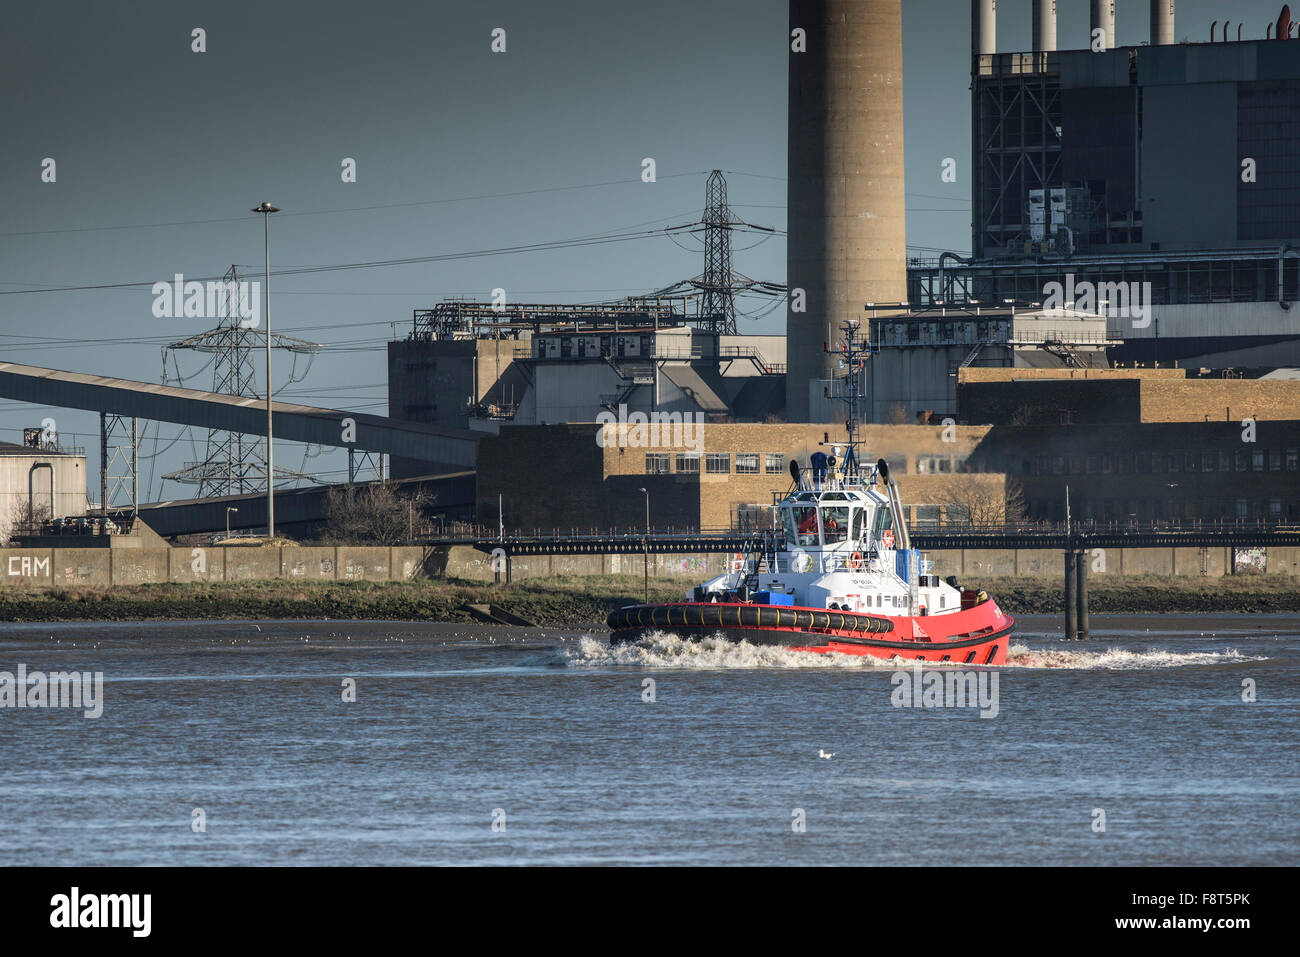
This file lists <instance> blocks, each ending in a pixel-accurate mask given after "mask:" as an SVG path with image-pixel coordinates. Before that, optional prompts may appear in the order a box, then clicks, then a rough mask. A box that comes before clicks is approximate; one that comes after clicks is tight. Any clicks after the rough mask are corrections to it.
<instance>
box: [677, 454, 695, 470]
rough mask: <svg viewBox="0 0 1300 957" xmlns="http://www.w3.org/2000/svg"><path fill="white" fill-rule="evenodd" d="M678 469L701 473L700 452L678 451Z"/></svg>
mask: <svg viewBox="0 0 1300 957" xmlns="http://www.w3.org/2000/svg"><path fill="white" fill-rule="evenodd" d="M677 471H678V472H686V473H689V474H691V475H699V474H700V453H699V452H678V453H677Z"/></svg>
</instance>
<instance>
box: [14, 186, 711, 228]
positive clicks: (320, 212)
mask: <svg viewBox="0 0 1300 957" xmlns="http://www.w3.org/2000/svg"><path fill="white" fill-rule="evenodd" d="M707 172H708V171H707V170H703V171H700V172H690V173H670V174H668V175H667V176H659V177H656V178H657V179H678V178H680V177H683V176H703V175H706V174H707ZM640 182H641V179H640V177H638V178H636V179H613V180H607V181H605V182H603V183H578V184H575V185H572V186H546V187H542V188H539V189H521V190H514V191H511V192H508V193H480V194H478V195H475V196H453V197H449V198H447V199H422V200H413V201H411V202H408V203H380V204H376V205H373V206H339V207H335V208H333V209H308V210H298V211H296V212H286V213H284V214H283V215H284V217H289V216H330V215H334V214H336V213H360V212H367V211H370V210H376V209H404V208H408V207H413V206H440V205H446V204H448V203H470V202H476V201H478V200H484V199H507V198H510V197H513V196H535V195H538V194H541V193H561V192H569V191H573V190H580V189H600V188H603V187H606V186H623V185H628V184H632V183H640ZM282 218H283V217H282ZM237 222H238V223H244V222H249V218H248V217H247V216H223V217H218V218H215V219H184V220H174V221H171V222H162V223H126V224H120V225H111V226H69V227H67V228H65V229H30V230H20V231H16V232H9V233H0V238H4V237H8V236H49V235H54V234H59V233H94V232H108V231H112V230H121V229H162V228H166V227H171V226H201V225H207V224H209V223H237Z"/></svg>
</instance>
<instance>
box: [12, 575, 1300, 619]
mask: <svg viewBox="0 0 1300 957" xmlns="http://www.w3.org/2000/svg"><path fill="white" fill-rule="evenodd" d="M988 589H989V591H990V593H991V594H992V595H993V597H994V598H995V599H996V600H997V601H998V603H999V604H1000V605H1001V606H1002V607H1003V608H1004V609H1005V610H1006V611H1008V612H1010V613H1011V614H1013V615H1017V614H1020V615H1024V614H1055V613H1060V612H1062V610H1063V608H1064V602H1063V595H1062V587H1061V583H1060V582H1058V581H1056V580H1055V579H1050V580H1049V579H1001V580H997V581H993V582H990V583H989V586H988ZM685 591H686V584H684V583H679V582H665V581H662V580H661V581H659V582H651V584H650V600H651V601H679V600H681V599H682V598H683V597H684V594H685ZM1089 598H1090V601H1089V605H1090V609H1091V611H1092V612H1094V613H1099V614H1128V613H1131V614H1159V613H1169V614H1176V613H1197V612H1205V613H1218V612H1223V613H1247V614H1249V613H1267V612H1274V613H1276V612H1300V581H1297V580H1296V579H1293V578H1286V577H1283V576H1273V575H1268V576H1266V575H1252V576H1237V577H1232V578H1215V579H1189V578H1156V577H1149V578H1123V579H1119V578H1116V579H1112V580H1109V581H1107V580H1104V579H1098V578H1096V577H1094V579H1093V581H1092V582H1091V583H1090V585H1089ZM640 601H642V583H641V580H640V579H639V578H637V577H635V576H618V577H593V578H554V579H530V580H528V581H523V582H516V583H514V584H510V585H489V584H483V583H479V582H468V581H456V580H437V581H412V582H321V583H303V582H283V581H259V582H236V583H222V584H212V585H205V584H151V585H128V586H116V587H112V588H88V587H62V586H55V587H51V588H12V589H6V590H4V591H0V621H12V622H35V621H157V620H168V619H173V620H195V619H277V618H280V619H352V620H360V619H369V620H393V621H448V622H455V621H475V620H481V618H480V617H479V615H478V614H476V612H475V611H474V610H473V609H472V608H471V607H470V606H471V605H480V606H483V605H490V606H492V607H493V608H494V609H498V610H502V611H504V612H506V613H508V614H509V615H513V616H517V617H520V618H524V619H527V620H528V621H531V622H534V623H536V624H538V625H545V626H549V627H570V626H581V625H587V624H591V623H593V622H603V621H604V619H605V616H606V615H607V614H608V613H609V612H610V611H612V610H613V609H615V608H619V607H622V606H623V605H630V604H636V603H639V602H640Z"/></svg>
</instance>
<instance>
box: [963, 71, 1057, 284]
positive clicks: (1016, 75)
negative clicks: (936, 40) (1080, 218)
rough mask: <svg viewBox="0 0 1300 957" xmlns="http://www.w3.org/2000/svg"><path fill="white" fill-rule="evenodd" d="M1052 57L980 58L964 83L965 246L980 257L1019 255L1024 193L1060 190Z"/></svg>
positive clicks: (1025, 217) (1025, 236)
mask: <svg viewBox="0 0 1300 957" xmlns="http://www.w3.org/2000/svg"><path fill="white" fill-rule="evenodd" d="M1058 69H1059V67H1058V65H1057V59H1056V56H1055V55H1054V54H1051V53H1042V54H1024V53H1007V54H998V55H996V56H984V57H980V59H979V63H978V66H977V70H976V75H975V76H974V78H973V83H972V86H971V91H972V111H971V119H972V123H971V125H972V134H973V138H974V144H973V145H974V150H975V156H976V158H977V159H976V161H975V164H974V170H975V183H974V188H973V189H972V191H971V193H972V196H973V197H974V200H975V208H974V210H973V211H972V212H973V216H972V227H973V230H974V234H973V236H972V241H973V243H974V245H973V246H972V247H971V249H972V250H973V252H974V255H975V257H976V258H977V259H978V258H983V257H985V256H988V255H991V254H992V253H994V252H996V251H999V250H1008V249H1013V248H1015V247H1017V246H1020V247H1021V248H1020V249H1017V250H1016V251H1017V252H1021V251H1023V244H1024V243H1026V242H1028V241H1029V237H1030V233H1029V191H1030V190H1032V189H1042V190H1049V189H1055V188H1062V187H1064V185H1065V179H1064V177H1065V173H1064V167H1063V164H1062V160H1061V78H1060V74H1059V73H1058Z"/></svg>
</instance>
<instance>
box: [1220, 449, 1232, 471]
mask: <svg viewBox="0 0 1300 957" xmlns="http://www.w3.org/2000/svg"><path fill="white" fill-rule="evenodd" d="M1219 471H1220V472H1231V471H1232V453H1231V452H1220V453H1219Z"/></svg>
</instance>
